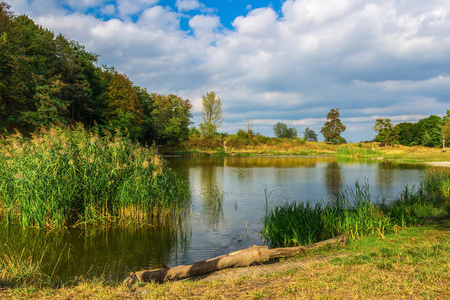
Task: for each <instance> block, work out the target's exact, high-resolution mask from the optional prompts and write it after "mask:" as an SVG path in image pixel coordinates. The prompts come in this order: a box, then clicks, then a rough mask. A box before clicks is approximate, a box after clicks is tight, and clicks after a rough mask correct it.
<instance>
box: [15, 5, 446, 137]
mask: <svg viewBox="0 0 450 300" xmlns="http://www.w3.org/2000/svg"><path fill="white" fill-rule="evenodd" d="M66 3H68V4H70V3H72V4H70V5H72V7H73V8H74V9H79V10H80V11H76V12H75V13H73V12H68V11H66V10H64V8H63V6H61V5H60V4H59V2H58V1H56V0H50V1H44V0H35V1H25V0H11V1H10V4H11V5H12V6H13V10H14V11H16V12H19V13H28V14H30V16H32V17H34V18H36V20H37V22H38V23H40V24H42V25H44V26H46V27H49V28H50V29H52V30H54V31H56V32H63V33H65V34H67V36H69V37H70V38H72V39H76V40H78V41H80V42H81V43H82V44H85V45H86V46H87V48H88V50H90V51H93V52H96V53H99V54H101V58H100V62H101V63H103V64H107V65H113V66H115V67H116V68H117V69H118V70H119V71H121V72H126V73H127V74H128V75H129V76H130V78H131V79H132V80H133V81H134V82H135V83H136V84H139V85H141V86H145V87H147V88H148V89H149V90H150V91H155V92H165V93H178V94H179V95H180V96H182V97H183V98H188V99H190V100H191V101H192V102H193V104H194V115H195V121H196V122H198V121H199V111H200V110H201V96H202V95H204V94H206V93H207V92H209V91H215V92H216V94H217V95H218V96H220V97H221V99H222V102H223V105H224V117H225V120H226V124H225V125H224V126H223V128H221V130H224V131H226V130H229V131H230V132H233V131H234V132H235V130H237V129H238V128H237V127H239V126H243V125H245V120H246V118H247V116H250V118H252V119H253V124H254V126H255V131H259V132H261V133H263V134H267V135H271V134H273V131H272V126H273V124H275V123H276V122H278V121H284V122H285V123H287V124H290V125H293V126H297V130H298V131H299V132H301V131H302V130H303V129H304V127H310V128H313V129H314V130H316V131H317V130H320V127H321V125H323V122H324V121H325V117H326V114H327V113H328V112H329V110H330V109H331V108H340V112H341V119H342V120H343V122H344V124H345V123H346V122H347V123H348V124H346V125H347V132H345V133H344V137H346V138H347V139H348V140H355V141H357V140H360V139H364V140H368V139H371V138H372V137H373V136H374V132H373V130H372V127H373V123H374V122H375V119H376V118H377V117H379V116H385V117H390V118H391V120H392V121H393V122H400V121H403V120H410V121H411V122H415V121H417V120H418V119H420V118H422V117H427V116H429V115H430V114H437V115H443V114H445V111H446V109H449V108H450V107H449V106H450V100H449V98H448V95H449V94H450V84H449V83H450V75H449V74H448V70H449V69H450V59H449V57H450V34H449V32H450V6H449V5H448V4H449V3H448V0H429V1H426V2H424V1H419V0H411V1H408V2H403V1H393V0H385V1H376V0H369V1H367V0H342V1H335V0H323V1H311V0H286V1H284V3H283V5H282V7H281V10H279V11H275V10H274V9H273V8H272V7H263V8H257V9H252V7H251V6H250V4H249V6H248V9H249V10H248V13H247V15H245V16H236V18H235V19H234V21H233V23H232V26H233V28H232V29H226V28H225V27H223V26H222V24H221V23H220V12H219V14H216V13H217V10H214V8H208V7H206V6H205V5H204V4H203V3H202V2H201V0H177V1H176V4H175V6H174V7H169V6H167V5H163V4H162V3H163V2H158V1H157V0H136V1H131V0H118V1H117V6H115V5H112V4H111V2H110V1H102V0H82V1H79V2H76V1H72V0H66ZM75 3H77V4H75ZM95 5H97V6H98V7H99V9H101V10H102V11H103V12H104V14H108V15H112V16H113V15H114V14H115V13H118V15H117V16H118V17H120V19H119V18H113V19H111V20H107V21H103V20H99V19H96V18H94V17H93V16H90V15H89V14H88V13H86V12H85V11H84V10H83V8H86V7H93V6H95ZM106 5H109V6H106ZM111 5H112V6H114V7H112V6H111ZM213 11H214V13H212V12H213ZM183 22H185V23H184V24H186V23H187V25H188V27H183V26H181V24H182V23H183ZM236 128H237V129H236Z"/></svg>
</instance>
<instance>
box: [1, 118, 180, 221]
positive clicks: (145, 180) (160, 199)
mask: <svg viewBox="0 0 450 300" xmlns="http://www.w3.org/2000/svg"><path fill="white" fill-rule="evenodd" d="M0 195H1V196H0V212H1V213H2V214H5V215H6V216H7V219H8V220H9V222H12V221H13V220H15V219H17V220H19V221H20V223H21V224H22V225H23V227H25V228H27V227H38V228H42V227H65V226H72V225H80V224H84V223H91V222H102V223H103V222H110V221H113V222H114V221H120V220H127V221H129V220H132V221H139V222H151V221H152V220H153V218H154V217H155V214H157V213H158V212H159V211H161V209H163V210H164V209H167V208H171V207H176V206H178V205H180V204H182V203H184V202H185V201H186V200H187V199H188V197H189V188H188V185H187V183H186V182H185V181H184V180H181V179H180V178H177V176H176V174H175V173H174V172H172V171H171V170H170V169H169V168H168V167H167V166H166V162H165V160H164V159H163V158H162V157H161V156H160V155H158V154H157V153H156V150H154V149H151V148H145V147H141V146H139V145H138V144H131V143H130V142H129V140H128V139H126V138H125V137H121V136H120V135H119V136H113V135H111V134H109V133H108V132H104V133H103V134H102V135H100V134H99V133H98V132H90V131H87V130H85V129H84V128H83V126H81V125H79V126H77V127H76V128H74V129H73V130H70V129H66V128H64V127H52V128H51V129H49V130H46V129H44V128H43V129H42V130H41V131H40V132H39V133H37V134H33V137H32V138H25V137H23V136H22V135H20V134H19V133H17V134H15V135H9V136H8V137H5V138H3V139H2V141H1V143H0Z"/></svg>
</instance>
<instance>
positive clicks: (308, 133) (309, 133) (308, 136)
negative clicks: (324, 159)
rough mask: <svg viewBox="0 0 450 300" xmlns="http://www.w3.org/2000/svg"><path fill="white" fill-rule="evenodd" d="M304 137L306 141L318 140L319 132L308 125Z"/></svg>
mask: <svg viewBox="0 0 450 300" xmlns="http://www.w3.org/2000/svg"><path fill="white" fill-rule="evenodd" d="M303 138H304V139H305V140H306V141H310V142H317V134H316V133H315V132H314V130H312V129H310V128H309V127H306V128H305V130H304V131H303Z"/></svg>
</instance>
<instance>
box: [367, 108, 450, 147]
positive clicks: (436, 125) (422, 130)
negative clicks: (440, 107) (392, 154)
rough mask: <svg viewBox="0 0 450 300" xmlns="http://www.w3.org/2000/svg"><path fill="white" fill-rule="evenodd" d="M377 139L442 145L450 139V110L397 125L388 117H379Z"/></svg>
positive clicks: (386, 141)
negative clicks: (445, 113) (442, 114)
mask: <svg viewBox="0 0 450 300" xmlns="http://www.w3.org/2000/svg"><path fill="white" fill-rule="evenodd" d="M373 129H374V130H375V132H376V133H377V135H376V136H375V141H377V142H382V143H387V144H400V145H404V146H426V147H440V146H443V143H444V140H446V141H447V142H446V144H447V143H448V141H449V140H450V110H447V115H445V116H443V117H439V116H436V115H431V116H429V117H428V118H424V119H421V120H419V121H418V122H417V123H409V122H402V123H399V124H396V125H393V124H392V121H391V120H390V119H388V118H384V119H383V118H379V119H377V120H376V121H375V125H374V127H373Z"/></svg>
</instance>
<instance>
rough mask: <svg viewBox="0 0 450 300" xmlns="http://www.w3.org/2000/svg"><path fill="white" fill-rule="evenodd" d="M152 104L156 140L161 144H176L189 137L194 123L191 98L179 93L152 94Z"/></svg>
mask: <svg viewBox="0 0 450 300" xmlns="http://www.w3.org/2000/svg"><path fill="white" fill-rule="evenodd" d="M150 98H151V99H150V101H151V103H152V104H151V105H152V108H153V109H152V112H151V118H152V123H153V130H154V135H153V137H154V140H155V141H156V142H157V144H159V143H160V142H163V143H165V144H170V145H176V144H178V143H180V142H182V141H184V140H186V139H187V138H188V137H189V126H190V125H191V124H192V122H191V118H192V114H191V109H192V104H191V103H190V102H189V100H183V98H181V97H178V96H177V95H174V94H170V95H161V94H155V93H152V94H150Z"/></svg>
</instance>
